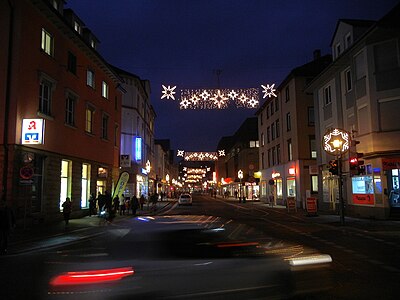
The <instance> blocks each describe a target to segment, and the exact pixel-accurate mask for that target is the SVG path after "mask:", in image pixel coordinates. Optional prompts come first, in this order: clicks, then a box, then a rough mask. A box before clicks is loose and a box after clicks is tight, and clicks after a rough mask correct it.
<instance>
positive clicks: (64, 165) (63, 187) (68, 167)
mask: <svg viewBox="0 0 400 300" xmlns="http://www.w3.org/2000/svg"><path fill="white" fill-rule="evenodd" d="M71 173H72V162H71V161H69V160H62V161H61V176H60V177H61V182H60V203H59V206H60V211H62V204H63V203H64V201H65V199H66V198H67V197H71V181H72V176H71Z"/></svg>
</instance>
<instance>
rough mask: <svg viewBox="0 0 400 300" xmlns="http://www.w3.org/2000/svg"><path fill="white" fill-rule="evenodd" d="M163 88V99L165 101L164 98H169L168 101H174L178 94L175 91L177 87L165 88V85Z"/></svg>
mask: <svg viewBox="0 0 400 300" xmlns="http://www.w3.org/2000/svg"><path fill="white" fill-rule="evenodd" d="M162 87H163V89H164V90H163V91H162V94H163V95H162V96H161V99H164V98H167V100H168V99H169V98H171V99H172V100H175V96H174V95H175V94H176V92H175V91H174V90H175V89H176V85H175V86H172V87H171V86H165V85H162Z"/></svg>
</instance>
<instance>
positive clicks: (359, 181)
mask: <svg viewBox="0 0 400 300" xmlns="http://www.w3.org/2000/svg"><path fill="white" fill-rule="evenodd" d="M352 192H353V203H354V204H359V205H374V204H375V197H374V184H373V179H372V176H357V177H352Z"/></svg>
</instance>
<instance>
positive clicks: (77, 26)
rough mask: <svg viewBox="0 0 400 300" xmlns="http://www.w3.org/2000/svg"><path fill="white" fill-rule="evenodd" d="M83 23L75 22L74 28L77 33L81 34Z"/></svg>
mask: <svg viewBox="0 0 400 300" xmlns="http://www.w3.org/2000/svg"><path fill="white" fill-rule="evenodd" d="M81 28H82V27H81V25H80V24H79V23H78V22H76V21H75V22H74V29H75V31H76V32H77V33H79V34H81Z"/></svg>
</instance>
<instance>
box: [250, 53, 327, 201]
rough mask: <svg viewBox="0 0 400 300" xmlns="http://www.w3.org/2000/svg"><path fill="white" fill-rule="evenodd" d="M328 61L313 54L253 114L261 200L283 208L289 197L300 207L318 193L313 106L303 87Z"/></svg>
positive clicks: (310, 97)
mask: <svg viewBox="0 0 400 300" xmlns="http://www.w3.org/2000/svg"><path fill="white" fill-rule="evenodd" d="M330 62H331V57H330V55H326V56H323V57H321V55H320V51H319V50H316V51H314V60H313V61H311V62H309V63H307V64H305V65H302V66H300V67H297V68H295V69H293V70H292V71H291V72H290V74H289V75H288V76H287V77H286V78H285V79H284V80H283V82H282V83H281V84H280V85H279V87H278V89H277V94H278V95H277V97H275V98H271V99H268V100H267V101H266V102H265V103H264V104H263V106H262V107H261V108H260V109H259V110H258V112H257V115H258V126H259V137H260V148H259V159H260V171H261V184H260V185H261V191H260V194H261V200H262V201H268V202H270V203H273V204H279V205H286V201H287V199H288V197H291V198H292V199H294V201H296V205H297V206H298V207H303V205H304V202H305V199H306V196H308V197H310V196H311V194H313V193H318V170H317V168H316V157H317V143H316V139H315V132H314V128H315V121H314V103H313V97H312V95H311V94H307V93H306V92H305V91H304V88H305V87H306V85H307V84H308V83H309V82H310V81H311V79H312V78H313V77H315V76H316V75H317V74H318V73H319V72H321V70H322V69H323V68H325V67H326V66H327V65H328V64H329V63H330Z"/></svg>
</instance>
